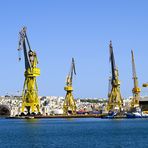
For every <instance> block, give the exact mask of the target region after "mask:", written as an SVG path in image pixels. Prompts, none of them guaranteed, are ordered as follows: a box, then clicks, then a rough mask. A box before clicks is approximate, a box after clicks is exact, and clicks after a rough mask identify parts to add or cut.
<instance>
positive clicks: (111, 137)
mask: <svg viewBox="0 0 148 148" xmlns="http://www.w3.org/2000/svg"><path fill="white" fill-rule="evenodd" d="M0 147H1V148H127V147H128V148H135V147H136V148H146V147H148V119H120V120H112V119H95V118H88V119H28V120H27V119H2V118H1V119H0Z"/></svg>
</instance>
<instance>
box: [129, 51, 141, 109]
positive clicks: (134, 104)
mask: <svg viewBox="0 0 148 148" xmlns="http://www.w3.org/2000/svg"><path fill="white" fill-rule="evenodd" d="M131 55H132V73H133V80H134V88H133V89H132V92H133V98H132V101H131V109H133V108H136V107H139V99H140V91H141V90H140V88H139V87H138V78H137V75H136V66H135V60H134V53H133V50H131Z"/></svg>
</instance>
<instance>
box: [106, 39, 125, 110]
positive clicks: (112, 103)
mask: <svg viewBox="0 0 148 148" xmlns="http://www.w3.org/2000/svg"><path fill="white" fill-rule="evenodd" d="M109 51H110V62H111V71H112V76H111V78H110V79H109V81H110V83H111V85H110V86H111V88H109V90H110V92H109V93H108V104H107V110H108V111H118V112H120V111H121V109H122V107H123V100H122V97H121V93H120V81H119V79H118V76H119V74H118V69H117V67H116V65H115V59H114V53H113V47H112V42H111V41H110V44H109Z"/></svg>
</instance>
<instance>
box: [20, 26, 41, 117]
mask: <svg viewBox="0 0 148 148" xmlns="http://www.w3.org/2000/svg"><path fill="white" fill-rule="evenodd" d="M19 36H20V40H19V47H18V51H21V50H23V52H24V60H25V73H24V75H25V81H24V86H23V91H22V113H21V114H22V115H24V112H25V109H26V111H27V115H30V114H32V115H35V114H36V113H37V114H40V107H39V99H38V87H37V82H36V77H37V76H39V75H40V69H39V68H37V64H38V60H37V54H36V52H35V51H32V49H31V47H30V44H29V40H28V37H27V34H26V27H23V28H22V30H21V31H20V32H19ZM27 47H28V48H29V50H28V49H27ZM19 60H21V57H19Z"/></svg>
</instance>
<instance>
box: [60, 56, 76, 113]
mask: <svg viewBox="0 0 148 148" xmlns="http://www.w3.org/2000/svg"><path fill="white" fill-rule="evenodd" d="M73 73H74V74H75V75H76V70H75V62H74V58H72V63H71V68H70V72H69V74H68V76H67V78H66V86H65V87H64V90H65V91H66V92H67V93H66V96H65V100H64V104H63V113H64V114H69V113H70V114H76V102H75V100H74V97H73V94H72V91H73V88H72V80H73Z"/></svg>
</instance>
